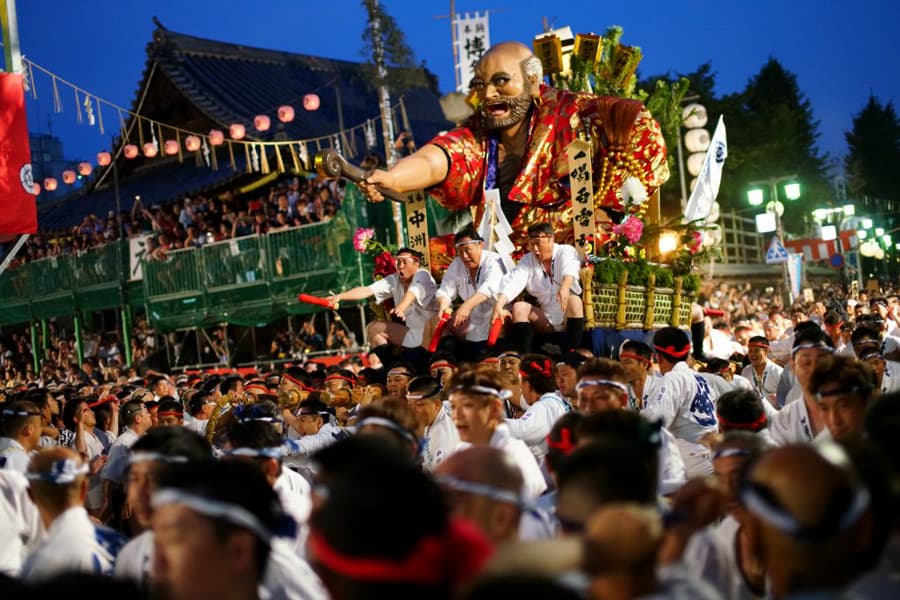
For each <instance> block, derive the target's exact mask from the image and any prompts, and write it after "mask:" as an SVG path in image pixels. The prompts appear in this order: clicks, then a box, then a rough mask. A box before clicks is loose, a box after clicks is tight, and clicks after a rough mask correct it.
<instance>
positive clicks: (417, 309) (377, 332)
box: [328, 248, 437, 362]
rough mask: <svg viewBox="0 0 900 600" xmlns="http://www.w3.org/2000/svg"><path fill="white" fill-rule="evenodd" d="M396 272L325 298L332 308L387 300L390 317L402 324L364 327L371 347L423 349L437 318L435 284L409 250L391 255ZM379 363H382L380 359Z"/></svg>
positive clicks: (417, 256)
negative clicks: (391, 305)
mask: <svg viewBox="0 0 900 600" xmlns="http://www.w3.org/2000/svg"><path fill="white" fill-rule="evenodd" d="M394 256H395V261H396V263H397V272H396V273H392V274H391V275H388V276H387V277H385V278H384V279H379V280H378V281H376V282H374V283H372V284H371V285H367V286H360V287H356V288H353V289H352V290H347V291H346V292H341V293H340V294H336V295H334V296H331V297H330V298H328V301H329V302H331V305H332V306H333V307H335V308H337V307H338V305H339V304H340V303H341V302H342V301H344V300H364V299H365V298H369V297H371V296H375V301H376V302H378V303H379V304H381V303H382V302H384V301H385V300H387V299H389V298H391V299H393V301H394V308H393V309H392V310H391V315H393V316H395V317H397V318H399V319H400V320H401V321H403V322H404V323H405V324H404V325H401V324H400V323H394V322H393V321H382V320H375V321H372V322H371V323H369V324H368V326H367V327H366V332H367V334H368V337H369V343H370V344H371V345H372V346H373V347H376V348H377V347H379V346H384V345H386V344H390V345H392V346H395V347H403V348H418V347H420V346H427V344H428V342H429V341H430V339H431V328H433V327H434V317H435V316H436V315H437V303H436V302H435V298H434V294H435V292H436V291H437V284H436V283H435V282H434V278H433V277H432V276H431V273H429V272H428V271H427V270H426V269H423V268H421V262H422V254H421V253H419V252H418V251H416V250H413V249H412V248H400V249H399V250H397V253H396V254H395V255H394ZM381 358H382V362H390V361H385V360H384V357H381Z"/></svg>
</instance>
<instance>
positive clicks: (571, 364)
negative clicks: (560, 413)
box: [556, 350, 587, 407]
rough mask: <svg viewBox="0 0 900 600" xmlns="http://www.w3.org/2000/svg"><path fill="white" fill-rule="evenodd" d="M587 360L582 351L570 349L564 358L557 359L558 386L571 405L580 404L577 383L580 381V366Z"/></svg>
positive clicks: (567, 402)
mask: <svg viewBox="0 0 900 600" xmlns="http://www.w3.org/2000/svg"><path fill="white" fill-rule="evenodd" d="M586 360H587V357H585V356H584V355H583V354H581V353H580V352H575V351H574V350H570V351H569V352H566V353H565V354H564V355H563V356H562V358H560V359H559V360H557V361H556V387H557V389H558V390H559V394H560V396H562V397H563V399H564V400H565V401H566V404H568V405H569V406H571V407H577V406H578V392H576V391H575V384H576V383H578V367H580V366H581V365H583V364H584V361H586Z"/></svg>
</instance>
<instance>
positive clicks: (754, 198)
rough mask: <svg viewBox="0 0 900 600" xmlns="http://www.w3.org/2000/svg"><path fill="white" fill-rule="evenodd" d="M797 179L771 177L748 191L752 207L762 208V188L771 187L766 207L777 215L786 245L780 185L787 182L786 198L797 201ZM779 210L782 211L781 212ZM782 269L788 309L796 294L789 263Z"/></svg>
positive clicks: (777, 226)
mask: <svg viewBox="0 0 900 600" xmlns="http://www.w3.org/2000/svg"><path fill="white" fill-rule="evenodd" d="M796 179H797V176H796V175H784V176H781V177H769V178H768V179H762V180H759V181H751V182H750V183H749V184H748V185H750V186H752V189H750V190H748V191H747V200H748V201H749V202H750V205H751V206H760V205H761V204H762V203H763V201H764V199H765V192H764V191H763V188H762V186H768V187H769V203H768V204H767V205H766V210H767V211H769V212H773V213H775V231H776V233H777V234H778V238H779V239H780V240H781V243H782V244H784V227H783V225H782V222H781V213H783V212H784V205H783V204H781V202H779V201H778V184H779V183H782V182H787V183H786V185H785V186H784V197H785V198H786V199H788V200H796V199H797V198H799V197H800V184H799V183H796V181H795V180H796ZM779 208H780V209H781V210H780V211H779ZM781 269H782V276H783V277H784V289H785V294H786V296H787V303H786V304H785V308H787V307H789V306H790V305H791V304H793V303H794V294H793V291H792V290H791V276H790V273H789V272H788V264H787V261H784V262H782V263H781Z"/></svg>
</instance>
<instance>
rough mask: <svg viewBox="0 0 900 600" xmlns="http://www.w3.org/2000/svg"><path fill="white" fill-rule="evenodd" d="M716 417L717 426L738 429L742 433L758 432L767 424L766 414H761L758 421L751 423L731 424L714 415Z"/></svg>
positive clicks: (720, 416)
mask: <svg viewBox="0 0 900 600" xmlns="http://www.w3.org/2000/svg"><path fill="white" fill-rule="evenodd" d="M716 417H718V419H719V425H721V426H724V427H726V428H728V429H740V430H743V431H760V430H761V429H762V428H763V427H765V426H766V423H767V422H768V419H767V418H766V413H763V414H762V415H761V416H760V417H759V418H758V419H756V420H755V421H753V422H751V423H733V422H731V421H729V420H727V419H723V418H722V415H719V414H716Z"/></svg>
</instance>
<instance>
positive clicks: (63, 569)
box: [21, 447, 125, 582]
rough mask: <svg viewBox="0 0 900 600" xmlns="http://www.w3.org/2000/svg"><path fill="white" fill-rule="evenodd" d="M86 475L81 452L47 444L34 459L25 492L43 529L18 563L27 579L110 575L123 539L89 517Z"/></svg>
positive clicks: (32, 580)
mask: <svg viewBox="0 0 900 600" xmlns="http://www.w3.org/2000/svg"><path fill="white" fill-rule="evenodd" d="M87 474H88V467H87V465H86V464H85V463H84V462H83V461H82V460H81V457H80V456H78V454H76V453H75V452H73V451H71V450H69V449H67V448H60V447H57V448H48V449H46V450H42V451H40V452H38V453H37V454H36V455H35V456H34V458H32V460H31V463H30V464H29V466H28V473H27V475H26V476H27V477H28V482H29V492H28V493H29V495H30V496H31V499H32V500H33V501H34V503H35V505H36V506H37V508H38V511H39V512H40V515H41V521H42V522H43V524H44V527H45V529H46V531H47V534H46V536H45V537H44V539H43V541H42V542H41V544H40V545H39V546H38V547H37V548H35V550H34V551H33V552H32V553H31V554H29V556H28V557H27V558H26V559H25V563H24V564H23V565H22V571H21V577H22V579H24V580H25V581H29V582H37V581H43V580H46V579H49V578H51V577H53V576H55V575H60V574H63V573H71V572H80V573H92V574H95V575H111V574H112V572H113V568H114V566H115V562H116V555H117V554H118V553H119V550H121V548H122V546H123V545H124V544H125V539H124V538H123V537H122V536H121V535H120V534H118V533H117V532H115V531H113V530H112V529H109V528H107V527H103V526H101V525H95V524H94V522H93V521H91V519H90V517H89V516H88V513H87V510H85V508H84V501H85V498H86V497H87Z"/></svg>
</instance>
